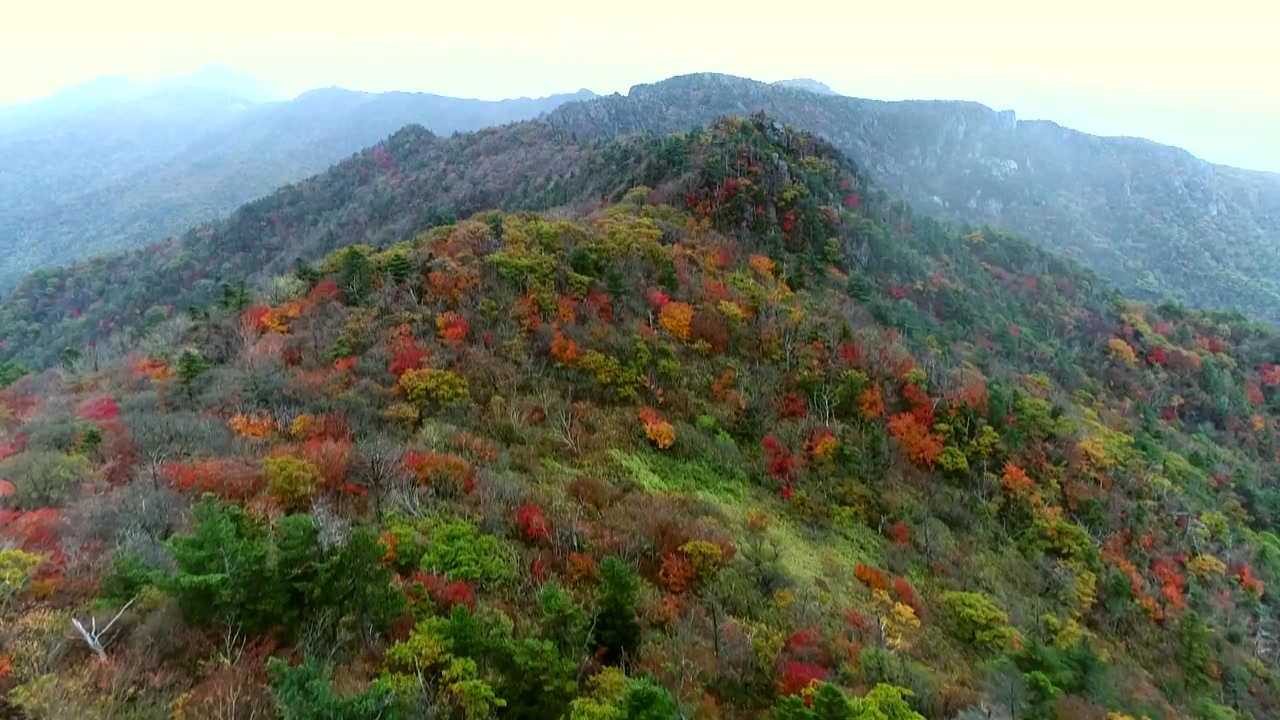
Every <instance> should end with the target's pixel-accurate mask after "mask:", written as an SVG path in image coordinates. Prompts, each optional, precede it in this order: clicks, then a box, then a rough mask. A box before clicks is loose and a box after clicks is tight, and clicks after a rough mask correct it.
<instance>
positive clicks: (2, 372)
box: [0, 360, 31, 390]
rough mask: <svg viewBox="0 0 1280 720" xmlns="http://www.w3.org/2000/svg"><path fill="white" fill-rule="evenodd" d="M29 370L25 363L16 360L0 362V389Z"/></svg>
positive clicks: (12, 382) (15, 380)
mask: <svg viewBox="0 0 1280 720" xmlns="http://www.w3.org/2000/svg"><path fill="white" fill-rule="evenodd" d="M29 372H31V371H30V370H28V369H27V366H26V365H23V364H22V363H20V362H18V361H17V360H5V361H4V362H2V363H0V390H3V389H4V388H7V387H9V386H10V385H12V384H14V383H15V382H17V381H18V379H19V378H21V377H22V376H23V375H26V374H27V373H29Z"/></svg>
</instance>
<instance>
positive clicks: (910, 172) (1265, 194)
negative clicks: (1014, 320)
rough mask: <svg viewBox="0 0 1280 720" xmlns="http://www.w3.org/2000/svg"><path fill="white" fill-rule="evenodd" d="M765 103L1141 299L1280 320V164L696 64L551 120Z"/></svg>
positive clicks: (894, 177) (581, 129) (611, 126)
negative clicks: (1216, 160) (768, 80)
mask: <svg viewBox="0 0 1280 720" xmlns="http://www.w3.org/2000/svg"><path fill="white" fill-rule="evenodd" d="M757 110H763V111H766V112H768V113H770V114H771V115H773V116H774V117H777V118H779V119H780V120H782V121H784V122H788V123H791V124H792V125H795V126H796V127H798V128H801V129H803V130H808V131H810V132H814V133H817V134H819V135H821V136H822V137H824V138H827V139H828V140H830V141H831V142H833V143H835V145H836V147H838V148H839V149H840V150H842V151H844V152H845V153H847V154H848V155H849V156H850V157H852V158H853V159H854V160H855V161H857V162H858V163H859V164H860V165H861V166H862V167H864V168H865V169H866V171H867V173H868V174H869V175H870V176H871V178H872V179H874V180H875V181H876V182H877V183H878V184H879V185H880V186H881V187H883V188H885V190H887V191H888V192H890V193H892V194H893V195H895V196H896V197H899V198H901V199H904V200H906V201H908V202H910V203H911V204H912V205H913V206H914V207H915V209H916V211H917V212H924V213H929V214H932V215H937V216H940V217H943V218H946V219H949V220H952V221H957V222H965V223H971V224H974V225H988V224H989V225H992V226H994V227H998V228H1002V229H1005V230H1008V231H1011V232H1016V233H1020V234H1022V235H1024V236H1025V237H1027V238H1029V239H1030V240H1031V241H1032V242H1035V243H1038V244H1040V245H1041V246H1042V247H1045V248H1047V249H1049V250H1051V251H1052V252H1055V253H1058V254H1061V255H1065V256H1067V257H1071V258H1073V259H1075V260H1078V261H1080V262H1082V263H1084V264H1085V265H1087V266H1089V267H1091V268H1093V269H1094V270H1096V271H1097V272H1098V273H1100V274H1102V275H1103V276H1104V277H1106V278H1107V279H1108V280H1109V281H1111V282H1112V283H1113V284H1115V285H1116V286H1118V287H1120V288H1122V289H1123V290H1124V291H1125V292H1127V293H1129V294H1130V295H1131V296H1133V297H1139V298H1143V299H1148V300H1155V301H1159V300H1162V299H1172V300H1177V301H1181V302H1183V303H1185V304H1188V305H1191V306H1193V307H1200V308H1213V309H1219V310H1232V309H1241V310H1244V311H1246V312H1248V313H1250V314H1251V315H1254V316H1256V317H1258V318H1261V319H1266V320H1268V321H1271V322H1273V323H1275V322H1280V281H1278V280H1277V278H1278V277H1280V175H1275V174H1271V173H1262V172H1254V171H1248V170H1238V169H1236V168H1230V167H1225V166H1221V165H1213V164H1210V163H1207V162H1204V161H1202V160H1198V159H1196V158H1195V157H1193V156H1191V155H1190V154H1188V153H1187V152H1185V151H1183V150H1180V149H1177V148H1172V147H1167V146H1163V145H1158V144H1156V143H1153V142H1149V141H1146V140H1140V139H1136V138H1100V137H1095V136H1092V135H1087V134H1085V133H1081V132H1076V131H1074V130H1070V129H1067V128H1063V127H1060V126H1058V125H1056V124H1054V123H1051V122H1044V121H1030V122H1028V121H1020V120H1018V119H1017V118H1016V117H1015V116H1014V114H1013V113H1012V112H996V111H993V110H991V109H989V108H986V107H984V106H982V105H978V104H977V103H963V102H949V101H911V102H878V101H874V100H863V99H859V98H850V97H841V96H837V95H831V94H819V93H811V92H805V91H803V90H800V89H794V88H791V87H780V86H777V85H766V84H764V83H758V82H754V81H751V80H745V79H742V78H735V77H731V76H726V75H710V74H702V75H689V76H683V77H677V78H672V79H670V80H666V81H663V82H660V83H655V84H653V85H640V86H637V87H634V88H632V89H631V91H630V92H629V93H628V94H627V95H626V96H625V97H623V96H620V95H614V96H610V97H607V98H601V99H599V100H596V101H592V102H589V103H573V104H571V105H567V106H565V107H563V108H561V109H560V110H558V111H557V112H556V113H554V114H553V115H552V117H551V122H553V123H554V124H555V125H556V126H557V127H562V128H567V129H570V130H572V131H573V132H575V133H577V134H578V136H579V139H586V138H589V137H611V136H616V135H619V134H624V133H630V132H636V131H642V130H647V131H657V132H678V131H682V130H685V129H687V128H689V127H692V126H693V125H696V124H704V125H705V124H707V123H709V122H711V121H712V120H713V119H714V118H715V117H717V116H720V115H733V114H744V113H750V112H755V111H757Z"/></svg>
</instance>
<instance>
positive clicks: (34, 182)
mask: <svg viewBox="0 0 1280 720" xmlns="http://www.w3.org/2000/svg"><path fill="white" fill-rule="evenodd" d="M591 97H594V94H593V93H590V92H588V91H580V92H578V93H574V94H567V95H556V96H552V97H548V98H538V99H529V98H520V99H515V100H504V101H500V102H493V101H485V100H465V99H459V98H449V97H442V96H438V95H430V94H425V93H381V94H371V93H363V92H356V91H351V90H344V89H340V88H327V89H320V90H313V91H310V92H306V93H303V94H302V95H300V96H298V97H297V98H294V99H292V100H288V101H284V100H281V99H280V95H279V93H278V92H276V91H275V90H274V89H272V88H270V87H268V86H266V85H265V84H264V83H261V82H260V81H257V80H256V79H254V78H251V77H249V76H246V75H243V74H241V73H236V72H234V71H231V70H228V69H225V68H218V67H211V68H206V69H204V70H201V71H197V72H196V73H193V74H191V75H188V76H183V77H180V78H169V79H166V80H163V81H159V82H156V83H147V84H142V83H136V82H134V81H131V80H128V79H127V78H120V77H105V78H100V79H98V80H94V81H90V82H88V83H84V84H81V85H76V86H73V87H70V88H67V89H65V90H63V91H61V92H59V93H56V94H54V95H53V96H51V97H49V98H46V99H43V100H39V101H35V102H31V103H25V104H22V105H16V106H10V107H7V108H0V197H3V198H4V202H3V204H0V256H2V257H3V259H2V260H0V287H3V286H9V285H12V284H13V283H14V282H16V281H17V280H18V279H19V278H20V277H21V276H22V275H23V274H24V273H26V272H29V271H31V270H33V269H36V268H40V267H48V266H51V265H57V264H60V263H66V262H71V261H74V260H77V259H79V258H83V257H87V256H92V255H97V254H101V253H106V252H114V251H119V250H128V249H131V248H136V247H140V246H142V245H145V244H148V243H151V242H155V241H157V240H160V239H163V238H164V237H167V236H170V235H174V234H177V233H180V232H182V231H183V230H185V229H187V228H189V227H191V226H192V225H195V224H198V223H200V222H204V221H207V220H211V219H213V218H216V217H219V216H221V215H225V214H226V213H229V212H230V211H232V210H234V209H235V208H236V207H237V206H239V205H241V204H243V203H245V202H248V201H249V200H252V199H253V198H256V197H258V196H260V195H263V194H266V193H268V192H270V191H271V190H273V189H275V188H276V187H279V186H280V185H283V184H285V183H289V182H293V181H296V180H299V179H301V178H304V177H307V176H308V175H311V174H314V173H317V172H320V171H322V170H324V169H325V168H327V167H328V166H329V165H331V164H333V163H334V162H336V161H338V160H340V159H342V158H343V157H346V156H347V155H350V154H351V153H353V152H355V151H357V150H359V149H361V148H363V147H366V146H368V145H371V144H373V143H375V142H377V141H378V140H380V139H382V138H384V137H386V136H387V135H389V134H391V133H393V132H395V131H396V130H398V129H399V128H401V127H404V126H405V125H407V124H410V123H417V124H421V125H423V126H424V127H427V128H430V129H431V130H432V131H434V132H437V133H442V134H449V133H452V132H455V131H459V130H474V129H478V128H481V127H485V126H489V125H499V124H503V123H509V122H514V121H517V120H523V119H527V118H532V117H536V116H538V115H539V114H541V113H544V112H546V111H548V110H550V109H553V108H554V107H556V106H557V105H559V104H561V103H563V102H566V101H568V100H578V99H586V98H591Z"/></svg>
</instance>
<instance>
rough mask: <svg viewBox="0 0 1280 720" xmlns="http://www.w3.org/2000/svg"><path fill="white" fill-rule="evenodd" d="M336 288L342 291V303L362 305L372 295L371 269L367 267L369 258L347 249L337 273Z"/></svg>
mask: <svg viewBox="0 0 1280 720" xmlns="http://www.w3.org/2000/svg"><path fill="white" fill-rule="evenodd" d="M338 287H339V288H341V290H342V302H344V303H346V304H347V305H363V304H364V303H365V301H366V300H368V299H369V295H371V294H372V293H373V268H372V267H371V266H370V265H369V256H367V255H365V254H364V253H363V252H361V251H360V250H357V249H356V248H347V251H346V252H345V253H343V255H342V266H341V268H340V269H339V271H338Z"/></svg>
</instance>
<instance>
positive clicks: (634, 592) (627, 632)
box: [596, 557, 640, 664]
mask: <svg viewBox="0 0 1280 720" xmlns="http://www.w3.org/2000/svg"><path fill="white" fill-rule="evenodd" d="M639 594H640V583H639V582H638V581H637V580H636V575H635V571H633V570H632V569H631V568H630V567H629V566H628V565H627V564H626V563H624V562H622V561H621V560H619V559H618V558H616V557H609V558H605V560H604V562H602V563H600V604H599V611H598V613H597V615H596V646H597V647H599V648H602V649H604V661H605V662H606V663H610V664H617V663H618V662H620V661H621V660H622V658H623V657H626V656H630V655H634V654H635V650H636V646H637V645H639V644H640V621H639V619H638V618H637V617H636V599H637V598H638V597H639Z"/></svg>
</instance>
